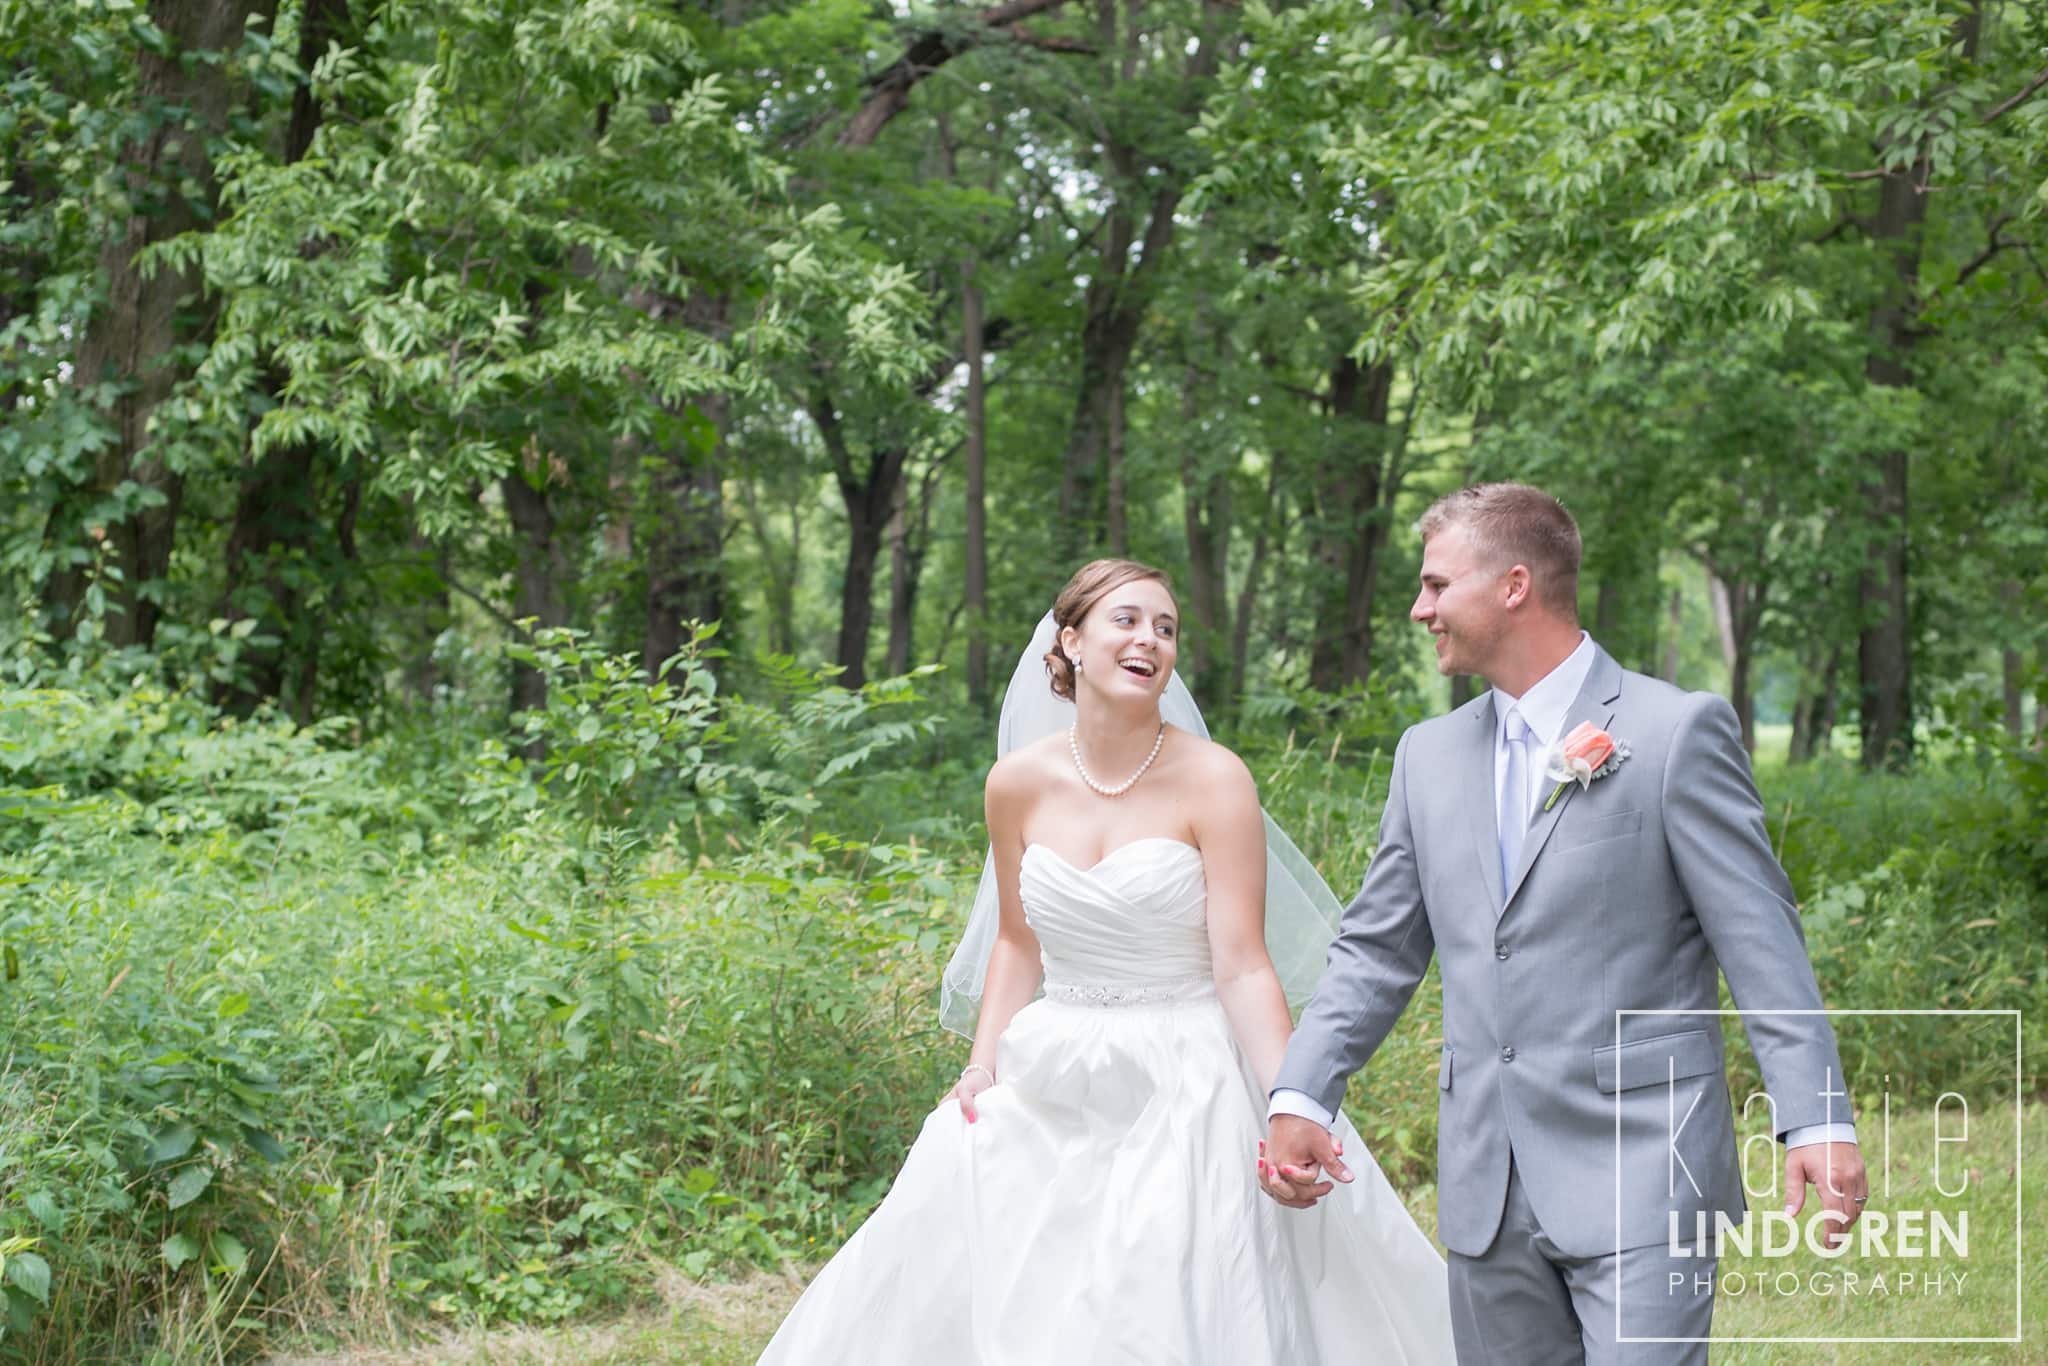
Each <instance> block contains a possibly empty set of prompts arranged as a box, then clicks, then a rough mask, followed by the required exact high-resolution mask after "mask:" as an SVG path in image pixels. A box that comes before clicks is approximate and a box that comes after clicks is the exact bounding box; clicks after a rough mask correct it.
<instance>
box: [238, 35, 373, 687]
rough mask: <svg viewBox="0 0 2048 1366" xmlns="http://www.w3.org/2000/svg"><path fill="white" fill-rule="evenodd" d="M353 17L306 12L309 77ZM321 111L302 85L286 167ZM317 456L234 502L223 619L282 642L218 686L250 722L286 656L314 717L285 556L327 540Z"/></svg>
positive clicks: (306, 650)
mask: <svg viewBox="0 0 2048 1366" xmlns="http://www.w3.org/2000/svg"><path fill="white" fill-rule="evenodd" d="M347 19H348V4H347V0H306V4H305V7H304V9H303V10H302V12H301V13H300V16H299V67H300V69H301V70H302V71H306V72H310V71H311V70H312V69H313V64H314V63H315V62H317V61H319V60H320V58H321V57H322V56H324V55H325V54H326V52H327V48H328V44H329V43H331V42H333V41H334V40H335V38H336V36H337V35H338V34H339V33H340V32H341V31H342V27H343V25H344V24H345V23H346V21H347ZM322 112H323V111H322V109H321V106H320V101H319V100H318V99H317V98H316V97H315V96H314V94H313V87H312V83H311V81H310V80H307V81H302V82H300V83H299V85H298V86H297V87H296V88H295V89H294V90H293V91H292V112H291V119H290V122H289V123H288V124H287V125H286V127H285V139H284V160H285V162H286V164H288V165H289V164H291V163H294V162H298V161H300V160H303V159H304V158H305V155H306V153H307V152H309V151H311V150H312V147H313V135H314V134H315V133H317V132H318V131H319V129H320V121H321V117H322ZM286 378H287V376H286V375H285V374H284V373H283V372H282V371H281V370H276V369H272V370H270V371H269V372H268V373H266V374H265V376H264V387H265V388H266V389H267V390H268V391H269V392H270V396H271V399H272V401H278V400H279V399H280V398H281V396H282V394H283V392H284V386H285V382H286ZM317 455H318V452H317V451H316V450H315V449H314V448H313V447H312V446H311V445H299V446H294V447H291V448H288V449H272V450H270V451H269V452H267V453H265V454H264V455H262V456H260V457H258V458H257V460H256V462H255V464H254V466H253V467H252V468H251V470H250V472H249V473H248V474H246V475H245V476H244V479H243V482H242V485H241V487H240V489H239V490H238V491H237V493H236V496H235V512H234V520H233V522H232V523H231V524H230V526H229V530H228V539H227V545H226V550H225V560H226V565H225V568H226V586H225V589H224V591H223V592H222V595H221V601H220V605H219V607H218V608H217V609H216V614H217V615H219V616H221V617H224V618H226V619H227V620H229V621H240V620H244V619H247V618H250V617H254V618H256V619H257V621H258V623H259V624H258V626H257V628H256V634H258V635H262V636H268V637H270V638H272V640H273V641H274V642H275V643H273V644H268V645H263V646H257V647H254V648H247V649H245V651H244V659H243V662H244V666H245V669H246V672H245V673H244V675H243V679H242V680H241V681H240V682H238V683H220V684H216V685H215V688H214V701H215V703H216V704H217V705H221V706H224V707H227V708H228V709H229V710H231V711H233V712H235V713H236V714H237V715H241V716H247V715H248V714H249V713H250V712H251V711H253V710H254V709H255V708H256V706H257V705H258V704H259V703H260V702H262V701H263V700H264V699H266V698H274V697H280V696H282V695H283V691H284V678H285V665H286V657H287V655H291V656H295V657H296V658H297V659H298V660H299V674H300V680H299V689H298V692H299V699H300V700H299V704H298V706H297V707H295V708H294V711H295V713H297V714H298V715H299V717H300V719H301V720H302V721H303V720H305V719H306V718H307V716H308V715H310V712H311V706H312V688H313V681H314V678H315V677H316V670H317V667H318V664H317V661H318V645H319V635H320V633H319V631H318V630H317V629H316V625H315V623H313V622H310V621H308V620H306V619H305V616H304V614H303V602H304V595H303V594H302V593H301V592H300V591H299V585H298V584H296V583H294V582H293V581H292V580H293V579H294V578H295V577H303V576H304V575H305V574H306V573H307V572H309V571H308V569H306V568H304V567H301V568H300V569H299V571H298V573H297V575H294V574H293V573H291V572H290V571H289V569H288V568H287V566H286V565H285V564H283V563H280V562H279V555H280V553H281V555H282V556H283V557H289V556H290V554H291V552H292V551H294V550H298V551H300V552H304V551H306V550H307V549H309V548H311V547H313V546H316V545H319V544H320V543H321V542H322V541H324V540H325V538H326V536H325V533H326V528H325V527H324V526H322V525H321V522H320V518H319V515H318V506H317V505H318V498H317V496H316V494H315V491H314V478H313V476H314V466H315V462H316V458H317ZM348 488H349V495H348V498H347V501H346V503H345V506H344V508H343V511H342V522H343V524H344V529H345V530H346V531H347V533H348V539H349V540H350V542H351V543H352V542H353V539H354V536H353V531H354V524H355V512H356V509H357V507H358V506H359V504H360V499H361V495H362V482H361V480H359V479H358V480H355V481H352V482H351V483H350V484H349V486H348Z"/></svg>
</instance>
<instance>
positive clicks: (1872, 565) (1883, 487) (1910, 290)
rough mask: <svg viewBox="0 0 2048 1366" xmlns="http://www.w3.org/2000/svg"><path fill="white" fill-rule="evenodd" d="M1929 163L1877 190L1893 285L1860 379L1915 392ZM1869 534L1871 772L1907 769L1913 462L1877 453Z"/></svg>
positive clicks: (1862, 668)
mask: <svg viewBox="0 0 2048 1366" xmlns="http://www.w3.org/2000/svg"><path fill="white" fill-rule="evenodd" d="M1926 173H1927V166H1926V163H1925V162H1924V161H1922V162H1916V163H1915V164H1914V165H1913V166H1912V167H1910V168H1908V169H1905V170H1899V171H1893V172H1890V173H1889V174H1887V175H1886V176H1885V177H1884V179H1883V180H1882V181H1881V182H1880V184H1879V187H1878V208H1877V215H1876V218H1875V219H1874V220H1873V222H1872V224H1871V229H1870V236H1871V240H1872V242H1873V243H1874V244H1875V245H1877V246H1878V247H1879V248H1880V249H1881V250H1883V251H1885V252H1887V253H1888V254H1889V255H1890V257H1891V261H1892V268H1893V271H1894V274H1895V276H1896V279H1895V281H1894V283H1893V285H1892V288H1891V289H1890V290H1889V291H1888V293H1887V295H1886V297H1885V298H1884V299H1883V300H1882V301H1880V302H1879V303H1878V305H1877V306H1876V307H1875V308H1873V309H1872V310H1871V314H1870V343H1871V349H1870V358H1869V360H1868V361H1867V362H1866V363H1865V366H1864V375H1865V378H1867V379H1868V380H1869V381H1870V382H1871V383H1872V384H1874V385H1879V386H1881V387H1884V388H1888V389H1906V388H1911V387H1912V385H1913V373H1912V368H1911V356H1912V349H1913V341H1914V318H1915V313H1916V310H1915V308H1914V295H1915V293H1916V289H1917V284H1918V281H1919V273H1920V228H1921V224H1922V222H1923V221H1924V220H1925V218H1926V215H1927V196H1926V195H1925V194H1923V193H1922V192H1921V191H1920V190H1919V188H1918V185H1919V184H1922V183H1924V182H1925V179H1926ZM1864 497H1865V509H1866V512H1867V513H1868V516H1869V521H1870V525H1869V527H1868V528H1867V531H1868V535H1869V543H1868V548H1867V549H1866V551H1865V555H1864V563H1863V571H1862V573H1861V574H1860V575H1859V577H1858V581H1857V599H1858V606H1859V607H1860V608H1861V620H1862V623H1863V625H1862V629H1861V631H1860V632H1859V633H1858V636H1857V642H1856V663H1857V675H1858V684H1859V689H1858V690H1859V696H1860V703H1861V718H1860V719H1861V725H1862V732H1863V760H1862V762H1863V766H1864V767H1865V768H1877V767H1880V766H1883V767H1893V768H1902V767H1905V766H1906V765H1907V764H1910V763H1911V762H1912V758H1913V636H1912V624H1911V622H1910V620H1909V618H1908V607H1907V584H1906V573H1907V569H1906V556H1907V533H1908V525H1909V522H1908V511H1909V506H1910V505H1909V502H1908V494H1907V454H1906V452H1905V451H1904V450H1890V451H1883V452H1880V453H1878V454H1876V455H1874V456H1873V457H1871V460H1870V469H1869V471H1868V473H1867V475H1866V478H1865V483H1864Z"/></svg>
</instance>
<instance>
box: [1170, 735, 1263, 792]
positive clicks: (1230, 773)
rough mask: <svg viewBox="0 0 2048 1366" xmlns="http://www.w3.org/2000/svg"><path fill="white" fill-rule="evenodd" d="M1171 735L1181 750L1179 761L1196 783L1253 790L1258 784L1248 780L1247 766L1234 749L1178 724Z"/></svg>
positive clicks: (1248, 770)
mask: <svg viewBox="0 0 2048 1366" xmlns="http://www.w3.org/2000/svg"><path fill="white" fill-rule="evenodd" d="M1175 735H1176V738H1177V740H1178V742H1179V743H1178V744H1177V745H1176V746H1175V747H1176V748H1177V749H1179V750H1180V752H1181V762H1182V763H1183V764H1184V765H1185V766H1186V767H1185V772H1186V773H1187V776H1188V777H1189V778H1191V779H1193V780H1194V781H1196V782H1200V783H1214V784H1220V785H1223V786H1226V787H1232V788H1235V787H1240V786H1241V787H1244V788H1249V789H1251V790H1253V791H1256V790H1257V787H1258V784H1257V783H1256V782H1254V781H1253V779H1252V771H1251V769H1250V768H1249V767H1248V766H1247V765H1246V764H1245V761H1244V760H1243V759H1240V758H1238V756H1237V751H1236V750H1234V749H1231V748H1230V747H1229V746H1227V745H1219V744H1217V743H1216V742H1215V741H1214V740H1209V739H1204V738H1203V737H1202V736H1199V735H1197V734H1195V733H1194V732H1193V731H1184V730H1181V729H1179V728H1178V727H1175Z"/></svg>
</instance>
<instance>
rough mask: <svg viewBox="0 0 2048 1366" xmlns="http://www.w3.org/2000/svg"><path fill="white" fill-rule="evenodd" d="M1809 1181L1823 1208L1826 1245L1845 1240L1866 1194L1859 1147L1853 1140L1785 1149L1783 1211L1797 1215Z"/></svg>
mask: <svg viewBox="0 0 2048 1366" xmlns="http://www.w3.org/2000/svg"><path fill="white" fill-rule="evenodd" d="M1808 1182H1812V1183H1813V1187H1814V1190H1815V1191H1816V1192H1817V1193H1818V1194H1819V1196H1820V1203H1821V1206H1822V1208H1823V1209H1825V1210H1826V1211H1827V1222H1828V1246H1829V1247H1836V1246H1838V1245H1840V1244H1842V1243H1845V1242H1847V1241H1848V1240H1849V1230H1850V1229H1851V1228H1853V1227H1854V1226H1855V1224H1856V1221H1857V1220H1858V1219H1859V1218H1861V1217H1862V1215H1863V1205H1864V1202H1865V1201H1867V1200H1868V1199H1869V1198H1870V1176H1869V1173H1867V1172H1865V1171H1864V1170H1863V1151H1862V1149H1860V1148H1858V1147H1857V1146H1856V1145H1855V1144H1854V1143H1808V1144H1805V1145H1804V1146H1802V1147H1798V1148H1791V1149H1787V1150H1786V1153H1785V1213H1787V1214H1790V1215H1793V1216H1795V1217H1796V1216H1797V1215H1798V1213H1799V1211H1800V1209H1801V1208H1802V1207H1803V1206H1804V1205H1805V1204H1806V1186H1807V1183H1808Z"/></svg>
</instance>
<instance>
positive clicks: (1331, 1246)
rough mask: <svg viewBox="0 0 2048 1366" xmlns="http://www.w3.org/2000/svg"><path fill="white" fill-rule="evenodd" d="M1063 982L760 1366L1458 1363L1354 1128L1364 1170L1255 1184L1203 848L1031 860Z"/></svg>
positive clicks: (1254, 1116)
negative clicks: (1326, 1190) (1326, 1179)
mask: <svg viewBox="0 0 2048 1366" xmlns="http://www.w3.org/2000/svg"><path fill="white" fill-rule="evenodd" d="M1019 879H1020V882H1019V885H1020V894H1021V899H1022V901H1023V905H1024V912H1025V917H1026V919H1027V920H1028V921H1029V922H1030V925H1031V928H1032V929H1033V930H1034V931H1035V932H1036V934H1037V936H1038V941H1039V945H1040V948H1041V951H1042V954H1043V960H1044V967H1045V995H1044V997H1043V998H1042V999H1040V1000H1037V1001H1034V1002H1032V1003H1031V1004H1030V1005H1027V1006H1025V1007H1024V1008H1023V1009H1022V1010H1020V1011H1018V1012H1017V1014H1016V1016H1015V1017H1014V1018H1013V1019H1012V1021H1011V1023H1010V1027H1009V1028H1008V1029H1007V1030H1005V1031H1004V1033H1003V1036H1002V1038H1001V1040H1000V1041H999V1044H998V1047H997V1055H996V1069H995V1070H996V1077H997V1083H996V1085H994V1086H992V1087H990V1088H989V1089H987V1090H985V1091H983V1092H982V1093H981V1094H980V1096H979V1097H978V1098H977V1100H976V1106H977V1109H978V1110H979V1115H980V1117H979V1119H978V1120H977V1122H975V1123H973V1124H969V1123H967V1122H966V1120H965V1118H964V1117H963V1116H962V1115H961V1113H960V1108H959V1105H958V1103H957V1102H954V1101H951V1100H948V1101H947V1102H946V1103H944V1104H942V1105H941V1106H940V1107H939V1108H938V1109H937V1110H935V1111H933V1112H932V1114H931V1115H930V1117H929V1118H927V1119H926V1120H925V1123H924V1129H923V1132H922V1133H921V1134H920V1136H919V1137H918V1140H917V1142H916V1143H915V1144H914V1145H913V1146H912V1148H911V1150H910V1155H909V1157H908V1158H907V1159H906V1160H905V1162H904V1164H903V1169H902V1171H901V1172H899V1173H898V1175H897V1178H896V1182H895V1185H894V1186H893V1187H892V1188H891V1189H890V1191H889V1194H888V1196H887V1198H886V1199H884V1200H883V1202H882V1204H881V1206H880V1207H879V1208H877V1209H876V1210H875V1212H874V1213H873V1215H871V1216H870V1217H869V1219H868V1221H867V1222H866V1223H865V1224H863V1225H862V1226H861V1228H860V1229H859V1231H857V1232H856V1233H855V1234H854V1235H853V1237H852V1238H850V1239H848V1240H847V1243H846V1245H845V1247H843V1248H842V1249H841V1250H840V1252H839V1255H838V1256H836V1257H834V1258H833V1259H832V1261H831V1262H830V1263H829V1264H828V1265H827V1266H826V1267H825V1268H824V1270H822V1271H820V1272H819V1273H818V1275H817V1277H816V1279H815V1280H813V1281H812V1283H811V1285H810V1288H809V1289H807V1290H806V1291H805V1292H804V1295H803V1297H802V1299H801V1300H799V1301H798V1303H797V1305H796V1307H795V1309H793V1310H792V1311H791V1313H790V1315H789V1317H788V1319H787V1320H785V1321H784V1323H783V1325H782V1328H781V1330H780V1331H779V1332H778V1333H777V1334H776V1336H775V1339H774V1341H773V1342H771V1343H770V1344H769V1346H768V1350H767V1353H766V1355H764V1356H763V1357H762V1358H761V1360H762V1362H763V1363H776V1366H783V1364H784V1363H790V1364H792V1366H823V1364H824V1363H855V1362H860V1363H877V1366H879V1364H880V1363H891V1364H892V1366H922V1363H927V1362H929V1363H955V1362H958V1363H976V1364H977V1366H1013V1364H1014V1366H1084V1364H1087V1363H1097V1362H1115V1363H1160V1366H1167V1364H1168V1363H1173V1364H1175V1366H1179V1364H1181V1363H1187V1364H1189V1366H1212V1364H1213V1366H1254V1364H1256V1363H1272V1364H1273V1366H1282V1364H1283V1363H1284V1366H1314V1363H1352V1362H1357V1363H1389V1364H1391V1363H1403V1362H1429V1363H1438V1362H1446V1363H1447V1362H1450V1361H1452V1360H1453V1356H1454V1353H1453V1350H1452V1346H1451V1328H1450V1311H1449V1305H1448V1300H1447V1291H1446V1284H1445V1275H1444V1264H1443V1261H1442V1259H1441V1258H1440V1257H1439V1256H1438V1255H1437V1253H1436V1251H1435V1249H1434V1248H1433V1247H1431V1246H1430V1243H1429V1240H1428V1239H1427V1238H1426V1237H1424V1236H1423V1234H1422V1231H1421V1230H1420V1229H1419V1228H1417V1227H1416V1225H1415V1223H1414V1221H1413V1220H1412V1219H1410V1218H1409V1216H1408V1213H1407V1210H1406V1209H1405V1208H1404V1207H1403V1206H1402V1203H1401V1200H1400V1198H1399V1197H1398V1196H1397V1195H1395V1193H1394V1190H1393V1188H1392V1187H1391V1186H1390V1185H1389V1184H1388V1183H1387V1180H1386V1177H1385V1176H1384V1175H1382V1174H1381V1172H1380V1170H1379V1167H1378V1166H1377V1165H1376V1164H1375V1163H1374V1162H1373V1160H1372V1158H1371V1156H1370V1155H1369V1154H1368V1153H1367V1152H1366V1150H1365V1145H1364V1143H1363V1141H1362V1140H1361V1139H1360V1138H1359V1137H1358V1134H1357V1132H1356V1130H1354V1129H1353V1128H1352V1127H1351V1125H1350V1124H1349V1122H1348V1121H1345V1120H1342V1119H1340V1120H1339V1121H1338V1130H1337V1133H1338V1137H1339V1138H1341V1139H1342V1140H1343V1142H1344V1156H1345V1161H1346V1163H1347V1164H1348V1165H1349V1166H1350V1167H1351V1169H1352V1172H1353V1173H1354V1175H1355V1177H1356V1179H1355V1180H1354V1181H1353V1182H1352V1183H1351V1184H1349V1185H1339V1186H1337V1188H1336V1189H1335V1190H1334V1191H1333V1192H1331V1194H1329V1195H1328V1196H1325V1197H1324V1198H1323V1200H1322V1202H1321V1203H1320V1204H1319V1205H1318V1206H1317V1207H1316V1208H1314V1209H1312V1210H1291V1209H1286V1208H1283V1207H1282V1206H1280V1205H1277V1204H1275V1203H1274V1202H1273V1201H1271V1200H1270V1199H1268V1198H1267V1197H1266V1196H1265V1195H1263V1194H1261V1193H1260V1191H1259V1189H1258V1185H1257V1182H1256V1179H1255V1176H1254V1172H1253V1163H1254V1160H1255V1157H1256V1152H1257V1144H1258V1140H1259V1139H1260V1138H1262V1137H1263V1136H1264V1134H1265V1128H1266V1125H1265V1103H1266V1102H1265V1096H1264V1094H1263V1093H1262V1091H1261V1090H1260V1088H1259V1084H1258V1081H1257V1079H1256V1078H1255V1077H1254V1076H1253V1075H1252V1072H1251V1069H1250V1066H1249V1064H1248V1063H1247V1061H1246V1059H1245V1057H1244V1054H1243V1052H1242V1051H1241V1050H1240V1049H1239V1047H1238V1045H1237V1041H1236V1038H1235V1036H1234V1035H1233V1034H1232V1032H1231V1029H1230V1022H1229V1020H1228V1019H1227V1018H1226V1017H1225V1015H1224V1012H1223V1008H1222V1006H1221V1004H1220V1003H1219V1002H1218V1000H1217V997H1216V992H1215V986H1214V982H1213V980H1212V978H1211V975H1210V962H1209V941H1208V934H1207V930H1206V926H1205V923H1204V913H1205V907H1206V902H1207V888H1206V885H1205V883H1204V881H1203V876H1202V856H1201V853H1200V851H1199V850H1197V849H1196V848H1195V847H1194V846H1193V845H1190V844H1187V843H1184V842H1182V841H1180V840H1176V839H1169V838H1150V839H1142V840H1138V841H1136V842H1134V843H1131V844H1126V845H1123V846H1121V847H1120V848H1117V849H1115V850H1112V851H1111V852H1110V853H1109V855H1108V856H1107V857H1105V858H1104V859H1103V860H1102V861H1101V862H1100V863H1097V864H1095V865H1094V866H1093V867H1090V868H1077V867H1075V866H1074V865H1073V864H1071V863H1069V862H1067V860H1065V859H1064V858H1062V857H1061V856H1060V855H1059V854H1057V853H1055V852H1054V851H1053V850H1051V849H1050V848H1048V847H1046V846H1044V845H1037V844H1033V845H1029V846H1027V847H1026V848H1025V851H1024V858H1023V866H1022V869H1021V871H1020V875H1019Z"/></svg>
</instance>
